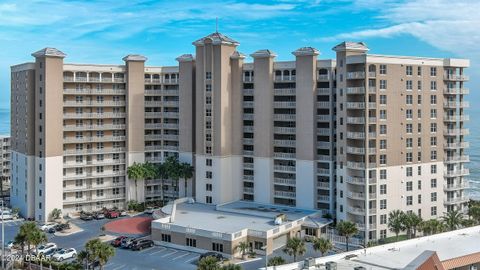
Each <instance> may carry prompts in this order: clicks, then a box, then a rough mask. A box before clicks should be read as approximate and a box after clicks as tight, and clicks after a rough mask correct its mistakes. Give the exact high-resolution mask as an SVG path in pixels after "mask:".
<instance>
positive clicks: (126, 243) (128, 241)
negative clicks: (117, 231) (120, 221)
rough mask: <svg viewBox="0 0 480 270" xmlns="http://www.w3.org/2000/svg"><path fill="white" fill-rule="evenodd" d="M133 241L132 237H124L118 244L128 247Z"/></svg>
mask: <svg viewBox="0 0 480 270" xmlns="http://www.w3.org/2000/svg"><path fill="white" fill-rule="evenodd" d="M133 241H135V239H134V238H131V237H125V238H123V239H122V244H121V245H120V246H121V247H122V248H130V246H131V245H132V242H133Z"/></svg>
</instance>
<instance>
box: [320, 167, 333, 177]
mask: <svg viewBox="0 0 480 270" xmlns="http://www.w3.org/2000/svg"><path fill="white" fill-rule="evenodd" d="M317 174H319V175H325V176H329V175H330V169H325V168H317Z"/></svg>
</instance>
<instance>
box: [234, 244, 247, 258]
mask: <svg viewBox="0 0 480 270" xmlns="http://www.w3.org/2000/svg"><path fill="white" fill-rule="evenodd" d="M235 249H237V250H239V251H240V254H241V255H242V259H243V260H245V256H246V255H247V252H248V250H249V249H250V246H249V245H248V243H247V242H246V241H245V242H240V243H238V246H236V247H235Z"/></svg>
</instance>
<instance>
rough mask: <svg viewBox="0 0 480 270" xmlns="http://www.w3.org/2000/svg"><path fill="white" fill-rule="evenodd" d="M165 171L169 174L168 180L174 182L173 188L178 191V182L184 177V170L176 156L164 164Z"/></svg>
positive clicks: (169, 158)
mask: <svg viewBox="0 0 480 270" xmlns="http://www.w3.org/2000/svg"><path fill="white" fill-rule="evenodd" d="M164 166H165V169H166V171H167V174H168V178H170V179H171V180H173V188H174V189H176V188H177V186H178V180H179V179H180V177H182V168H181V166H180V163H179V162H178V159H177V158H176V157H174V156H170V157H168V158H167V160H165V163H164Z"/></svg>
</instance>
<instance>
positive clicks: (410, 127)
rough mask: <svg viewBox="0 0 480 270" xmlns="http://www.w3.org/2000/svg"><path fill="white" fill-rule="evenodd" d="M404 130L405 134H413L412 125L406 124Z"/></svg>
mask: <svg viewBox="0 0 480 270" xmlns="http://www.w3.org/2000/svg"><path fill="white" fill-rule="evenodd" d="M405 129H406V132H407V133H412V132H413V125H412V124H406V125H405Z"/></svg>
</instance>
